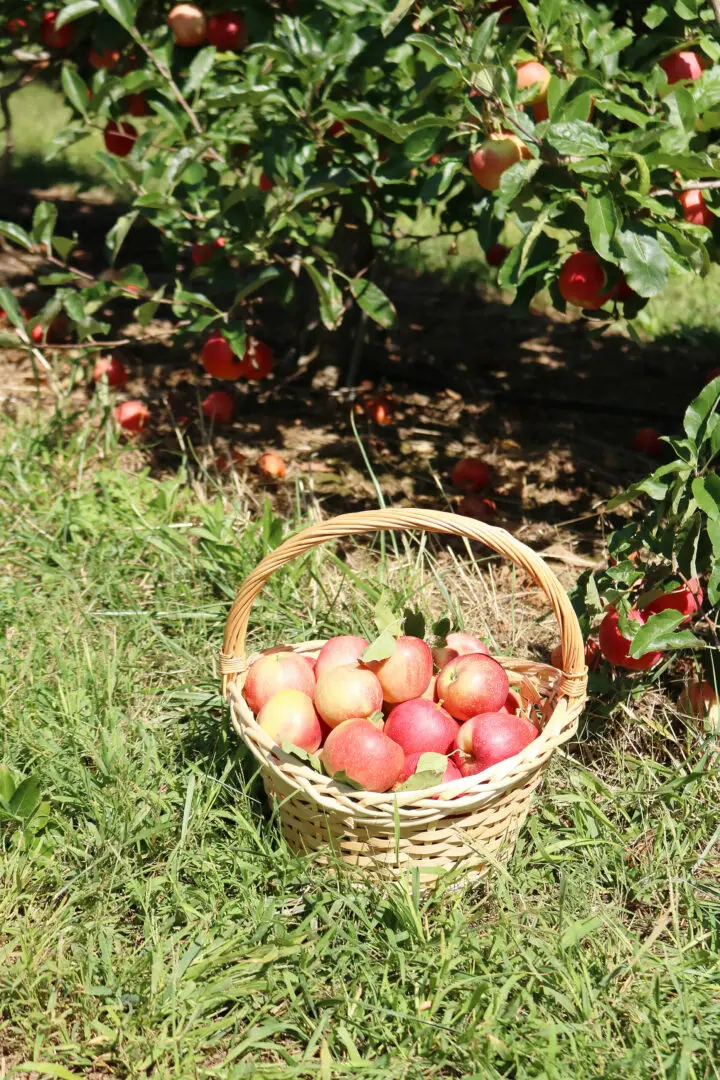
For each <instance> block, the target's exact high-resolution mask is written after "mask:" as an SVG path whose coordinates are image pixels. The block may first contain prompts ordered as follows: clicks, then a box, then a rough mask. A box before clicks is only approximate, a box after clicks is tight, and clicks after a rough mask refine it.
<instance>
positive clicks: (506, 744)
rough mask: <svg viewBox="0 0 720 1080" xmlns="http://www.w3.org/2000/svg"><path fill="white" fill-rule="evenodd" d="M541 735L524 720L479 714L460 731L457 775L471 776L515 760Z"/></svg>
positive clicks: (499, 715) (500, 715) (516, 717)
mask: <svg viewBox="0 0 720 1080" xmlns="http://www.w3.org/2000/svg"><path fill="white" fill-rule="evenodd" d="M539 734H540V732H539V731H538V729H537V728H536V727H535V725H534V724H533V723H531V721H530V720H527V719H526V718H525V717H524V716H514V715H513V714H512V713H506V712H488V713H481V714H480V715H479V716H473V717H472V719H470V720H468V721H467V722H466V723H465V724H463V726H462V727H461V728H460V731H459V732H458V737H457V742H456V745H457V748H458V749H459V750H460V751H461V752H462V758H461V762H460V772H461V773H462V775H463V776H473V775H475V774H476V773H480V772H484V770H485V769H489V768H490V766H491V765H497V764H498V763H499V762H501V761H505V760H506V759H507V758H510V757H514V756H515V754H519V753H520V751H521V750H524V749H525V747H526V746H529V745H530V743H531V742H533V741H534V740H535V739H537V737H538V735H539Z"/></svg>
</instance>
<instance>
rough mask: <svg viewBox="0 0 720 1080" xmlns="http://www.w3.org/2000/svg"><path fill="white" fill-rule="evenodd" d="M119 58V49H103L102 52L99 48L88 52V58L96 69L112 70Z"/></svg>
mask: <svg viewBox="0 0 720 1080" xmlns="http://www.w3.org/2000/svg"><path fill="white" fill-rule="evenodd" d="M119 59H120V50H119V49H103V50H102V52H98V50H97V49H91V50H90V52H89V53H88V60H89V61H90V64H91V66H92V67H94V68H95V70H96V71H103V70H104V71H110V70H111V69H112V68H114V67H115V65H116V64H117V62H118V60H119Z"/></svg>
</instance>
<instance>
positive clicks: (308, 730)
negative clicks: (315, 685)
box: [257, 665, 322, 754]
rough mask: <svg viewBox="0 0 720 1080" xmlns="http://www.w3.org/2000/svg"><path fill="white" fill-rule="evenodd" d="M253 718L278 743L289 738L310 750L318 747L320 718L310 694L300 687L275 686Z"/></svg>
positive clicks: (320, 738) (320, 736) (297, 744)
mask: <svg viewBox="0 0 720 1080" xmlns="http://www.w3.org/2000/svg"><path fill="white" fill-rule="evenodd" d="M305 666H307V665H305ZM257 722H258V724H259V725H260V727H261V728H262V729H263V731H267V733H268V735H269V736H270V737H271V738H272V739H274V740H275V743H276V744H277V745H278V746H279V745H280V743H282V742H290V743H293V744H294V745H295V746H299V747H301V749H303V750H308V751H309V752H310V753H311V754H314V753H315V751H316V750H318V749H319V748H320V744H321V742H322V731H321V728H320V720H319V718H318V715H317V713H316V712H315V706H314V705H313V703H312V698H310V697H308V695H307V694H303V692H302V691H301V690H279V691H278V692H277V694H273V696H272V697H271V698H270V700H269V701H268V702H266V704H265V705H263V707H262V709H261V710H260V712H259V713H258V715H257Z"/></svg>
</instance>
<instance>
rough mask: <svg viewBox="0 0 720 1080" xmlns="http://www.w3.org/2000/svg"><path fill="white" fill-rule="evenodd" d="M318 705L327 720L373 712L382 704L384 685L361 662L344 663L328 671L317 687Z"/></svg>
mask: <svg viewBox="0 0 720 1080" xmlns="http://www.w3.org/2000/svg"><path fill="white" fill-rule="evenodd" d="M315 707H316V709H317V711H318V712H319V713H320V716H321V717H322V718H323V720H324V721H325V723H326V724H329V725H330V727H332V728H335V727H337V726H338V724H342V722H343V721H344V720H351V719H353V718H354V717H358V716H361V717H365V718H367V717H368V716H372V715H373V713H375V712H378V711H379V710H380V708H381V707H382V687H381V686H380V683H379V682H378V680H377V677H376V676H375V675H373V673H372V671H368V670H367V668H363V667H360V666H359V665H358V664H341V665H340V667H333V668H330V669H329V670H328V671H324V672H323V673H322V675H320V677H319V678H318V681H317V686H316V687H315Z"/></svg>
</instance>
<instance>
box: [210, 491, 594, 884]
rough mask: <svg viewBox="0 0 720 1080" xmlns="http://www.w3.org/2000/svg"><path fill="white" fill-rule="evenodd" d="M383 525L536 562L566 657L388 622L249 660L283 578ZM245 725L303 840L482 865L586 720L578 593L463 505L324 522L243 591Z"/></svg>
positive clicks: (237, 673) (344, 851) (240, 711)
mask: <svg viewBox="0 0 720 1080" xmlns="http://www.w3.org/2000/svg"><path fill="white" fill-rule="evenodd" d="M383 529H395V530H402V529H407V530H419V531H426V532H436V533H444V534H447V535H450V536H459V537H464V538H466V539H469V540H475V541H477V542H479V543H481V544H485V545H486V546H488V547H490V548H492V549H494V550H495V551H497V552H498V553H500V554H502V555H504V556H506V557H507V558H509V559H511V560H512V561H513V562H514V563H516V565H518V566H520V567H522V568H523V569H524V570H525V571H527V573H528V574H529V575H530V576H531V577H532V578H533V579H534V580H535V582H536V583H537V584H538V585H539V587H540V588H541V589H542V590H543V591H544V593H545V595H546V597H547V599H548V602H549V604H550V606H551V608H552V611H553V613H554V615H555V617H556V619H557V621H558V624H559V627H560V637H561V649H562V659H561V664H562V667H561V668H557V667H553V666H551V665H549V664H542V663H537V662H535V661H531V660H523V659H517V658H508V657H496V656H491V655H490V652H489V650H488V648H487V646H486V645H485V644H484V642H482V641H481V640H480V639H479V638H477V637H475V636H474V635H471V634H466V633H455V634H448V635H447V637H446V640H445V642H444V644H443V645H442V646H439V647H437V646H436V647H435V648H434V649H431V648H430V646H429V644H428V643H427V642H426V641H424V640H423V639H422V638H421V637H420V636H416V635H414V634H412V633H410V632H408V631H407V628H405V632H403V631H402V628H401V627H399V626H398V627H396V628H395V630H394V632H393V631H392V630H391V629H390V628H388V626H387V625H386V626H385V628H384V629H381V631H380V633H379V636H378V638H376V640H375V641H373V642H372V643H369V642H368V641H366V640H365V639H363V638H360V637H357V636H355V635H351V634H346V635H341V636H338V637H334V638H331V639H330V640H329V641H309V642H303V643H301V644H297V645H276V646H274V647H272V648H269V649H267V650H265V651H264V652H262V653H259V654H254V655H251V656H248V657H246V655H245V636H246V633H247V627H248V621H249V616H250V611H251V608H252V605H253V603H254V601H255V599H256V597H257V595H258V593H259V592H260V590H261V589H262V587H263V585H264V584H265V582H266V581H267V579H268V578H269V577H270V575H271V574H272V573H274V572H275V571H276V570H278V569H280V568H281V567H282V566H283V565H284V564H285V563H287V562H288V561H290V560H291V559H294V558H296V557H298V556H300V555H302V554H303V553H304V552H306V551H308V550H310V549H311V548H313V547H315V546H317V545H319V544H322V543H325V542H327V541H329V540H333V539H337V538H340V537H344V536H348V535H354V534H363V533H368V532H375V531H378V530H383ZM220 661H221V670H222V672H223V689H224V692H225V694H226V696H227V697H228V698H229V702H230V714H231V720H232V724H233V727H234V728H235V730H236V731H237V733H238V734H239V735H240V737H241V738H242V739H243V741H244V742H245V743H246V744H247V746H248V747H249V749H250V750H251V752H252V753H253V755H254V756H255V758H256V759H257V761H258V762H259V763H260V766H261V774H262V778H263V783H264V786H265V790H266V791H267V793H268V795H269V796H270V797H271V798H273V799H275V800H277V803H278V809H279V814H280V818H281V821H282V826H283V830H284V833H285V835H286V837H287V839H288V841H289V843H290V845H291V847H292V848H293V849H294V850H296V851H305V852H314V851H327V850H328V849H329V848H331V849H334V851H335V853H336V854H337V855H338V856H339V857H340V858H342V859H343V860H345V861H346V862H348V863H352V864H354V865H359V866H362V867H364V868H366V869H367V870H368V871H370V872H372V873H375V874H378V875H381V876H390V877H397V876H399V875H401V874H402V873H404V872H405V871H407V870H409V869H410V870H412V869H417V871H418V873H419V875H420V879H421V881H422V882H423V883H424V884H427V883H428V882H430V881H432V880H434V879H435V878H437V876H438V875H439V874H441V873H443V872H444V871H447V870H451V869H456V868H458V867H459V868H461V869H462V870H463V871H465V872H468V873H472V874H474V875H478V874H482V873H484V872H485V871H486V870H487V868H488V867H489V866H490V865H491V864H492V862H494V861H497V860H498V859H502V858H504V857H506V856H507V854H509V852H510V851H511V850H512V847H513V844H514V841H515V838H516V836H517V832H518V829H519V828H520V826H521V825H522V823H523V821H524V819H525V817H526V815H527V812H528V809H529V806H530V801H531V798H532V795H533V792H534V791H535V788H536V787H537V785H538V783H539V782H540V780H541V778H542V775H543V772H544V770H545V769H546V767H547V765H548V763H549V761H550V758H551V756H552V754H553V752H554V751H555V749H556V748H557V747H558V746H560V745H561V744H562V743H563V742H565V741H566V740H567V739H569V738H570V737H571V736H572V735H573V734H574V732H575V731H576V729H577V722H578V718H579V716H580V714H581V712H582V709H583V706H584V702H585V692H586V685H587V670H586V667H585V657H584V646H583V640H582V635H581V632H580V627H579V625H578V622H577V619H576V617H575V613H574V611H573V609H572V606H571V604H570V602H569V600H568V597H567V595H566V593H565V591H564V589H563V588H562V586H561V585H560V583H559V582H558V580H557V578H556V577H555V575H554V574H553V573H552V572H551V571H550V570H549V569H548V567H547V566H546V565H545V563H544V562H543V560H542V559H541V558H540V557H539V556H538V555H536V554H535V553H534V552H533V551H532V550H531V549H530V548H528V547H527V546H526V545H524V544H522V543H520V542H519V541H517V540H515V539H514V537H512V536H511V535H510V534H509V533H507V532H506V531H505V530H503V529H498V528H495V527H493V526H491V525H487V524H484V523H482V522H479V521H476V520H474V519H471V518H466V517H462V516H460V515H458V514H450V513H443V512H440V511H429V510H411V509H410V510H380V511H367V512H363V513H357V514H346V515H343V516H341V517H337V518H334V519H332V520H330V521H328V522H324V523H322V524H320V525H313V526H311V527H310V528H308V529H305V530H303V531H302V532H300V533H298V534H297V535H296V536H294V537H291V538H290V539H289V540H287V541H285V543H283V544H281V545H280V546H279V547H278V548H277V549H276V550H275V551H273V552H271V553H270V554H269V555H267V556H266V557H265V558H264V559H263V560H262V562H261V563H260V564H259V565H258V566H257V567H256V569H255V570H254V571H253V572H252V574H250V576H249V577H248V578H247V580H246V581H245V583H244V585H243V586H242V588H241V589H240V592H239V593H238V596H237V598H236V600H235V603H234V605H233V608H232V611H231V613H230V616H229V618H228V623H227V627H226V630H225V639H224V643H223V649H222V652H221V654H220Z"/></svg>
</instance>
